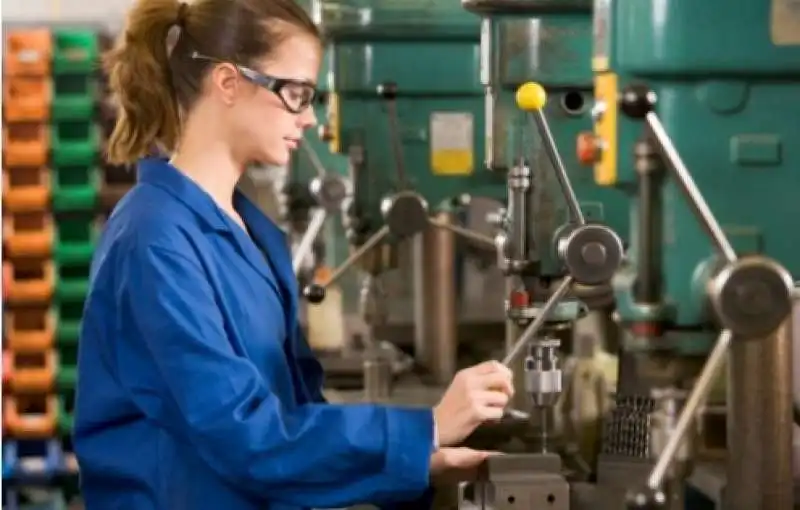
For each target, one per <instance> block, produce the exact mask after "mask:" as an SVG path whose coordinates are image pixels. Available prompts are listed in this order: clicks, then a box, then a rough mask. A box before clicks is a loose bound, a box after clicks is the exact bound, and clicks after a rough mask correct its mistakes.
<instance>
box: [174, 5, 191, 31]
mask: <svg viewBox="0 0 800 510" xmlns="http://www.w3.org/2000/svg"><path fill="white" fill-rule="evenodd" d="M188 16H189V4H187V3H186V2H181V4H180V5H179V6H178V15H177V17H176V19H175V24H176V25H178V26H179V27H181V28H184V27H185V26H186V18H187V17H188Z"/></svg>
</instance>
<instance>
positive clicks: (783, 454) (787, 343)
mask: <svg viewBox="0 0 800 510" xmlns="http://www.w3.org/2000/svg"><path fill="white" fill-rule="evenodd" d="M792 321H793V318H792V317H787V320H786V321H785V322H784V324H783V325H782V326H781V327H780V328H778V330H777V331H775V332H774V333H772V334H770V335H767V336H765V337H764V338H753V339H750V338H747V339H743V340H742V341H736V342H734V343H733V345H732V346H731V351H730V356H729V358H728V360H729V361H728V381H727V382H728V385H727V386H728V398H727V405H728V432H727V436H728V438H727V446H728V455H727V458H728V461H727V473H726V474H727V476H726V480H727V488H726V489H725V498H726V501H725V502H724V503H722V506H724V508H725V509H726V510H791V509H793V508H794V505H793V502H794V483H793V478H794V477H793V470H792V458H793V451H792V431H793V428H794V427H793V424H792V359H793V356H792V339H793V338H792V335H793V331H792Z"/></svg>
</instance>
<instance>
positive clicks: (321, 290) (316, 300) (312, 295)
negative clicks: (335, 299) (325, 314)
mask: <svg viewBox="0 0 800 510" xmlns="http://www.w3.org/2000/svg"><path fill="white" fill-rule="evenodd" d="M303 296H304V297H305V298H306V299H307V300H308V302H309V303H313V304H315V305H318V304H320V303H322V301H323V300H324V299H325V287H323V286H322V285H318V284H316V283H312V284H311V285H307V286H306V287H305V288H304V289H303Z"/></svg>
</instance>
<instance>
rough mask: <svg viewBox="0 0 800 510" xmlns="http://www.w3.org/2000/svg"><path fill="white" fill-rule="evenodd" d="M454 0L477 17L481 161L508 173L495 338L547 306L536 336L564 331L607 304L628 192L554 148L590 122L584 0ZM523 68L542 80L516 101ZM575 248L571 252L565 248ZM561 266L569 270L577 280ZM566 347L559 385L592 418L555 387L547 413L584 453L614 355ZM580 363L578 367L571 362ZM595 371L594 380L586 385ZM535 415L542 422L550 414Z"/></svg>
mask: <svg viewBox="0 0 800 510" xmlns="http://www.w3.org/2000/svg"><path fill="white" fill-rule="evenodd" d="M462 6H463V7H464V9H465V10H467V11H469V12H471V13H473V14H475V15H477V17H479V18H480V20H481V57H482V61H481V82H482V85H483V87H484V103H485V104H484V106H485V115H486V119H487V121H486V134H485V138H486V145H487V147H486V166H487V167H488V168H490V169H491V170H493V171H494V172H496V173H500V174H505V175H506V177H507V181H508V194H509V200H508V202H509V203H508V208H507V209H506V210H505V211H502V212H501V214H500V215H498V216H499V217H498V218H497V220H498V221H497V222H496V224H497V226H498V227H499V233H498V236H497V238H496V242H497V246H498V250H499V262H500V266H501V268H502V269H503V270H504V272H505V274H506V276H507V299H508V301H507V316H508V323H507V336H506V346H507V349H508V350H509V352H510V350H511V349H512V346H514V345H519V346H523V345H525V344H524V343H522V344H520V343H518V342H517V339H518V337H519V335H520V330H521V328H524V327H526V325H527V324H528V323H529V322H530V321H531V320H533V319H535V318H540V317H546V319H542V320H544V321H545V322H544V323H543V324H541V326H543V329H542V331H541V333H542V335H543V337H542V339H541V340H542V341H545V342H546V343H547V344H548V345H552V342H555V341H556V340H557V339H565V338H569V336H570V331H571V330H572V326H573V324H574V322H575V321H576V320H577V319H578V318H580V317H582V316H584V315H585V314H586V312H587V309H591V310H595V313H606V314H607V313H609V310H608V308H609V306H610V305H611V303H612V298H613V295H612V289H611V282H610V279H611V275H612V274H613V270H614V268H615V267H616V265H617V264H619V261H620V259H621V257H622V252H623V243H622V240H624V239H626V237H627V236H626V233H627V230H628V228H627V226H628V218H627V215H628V205H627V201H628V200H627V196H626V195H625V194H624V193H622V192H620V191H618V190H615V189H604V188H602V187H599V186H597V185H596V184H595V183H594V182H593V180H592V175H591V172H590V171H588V170H587V169H586V168H584V167H581V166H580V165H579V164H578V160H577V158H576V155H575V154H574V153H573V152H569V153H563V152H561V153H560V152H559V151H558V150H557V149H556V147H557V146H558V147H566V146H570V147H571V146H573V145H574V140H575V137H576V136H577V135H578V134H579V133H580V132H582V131H584V130H586V129H589V128H590V127H591V125H592V124H591V123H592V120H591V111H590V105H591V95H592V79H593V76H592V70H591V42H592V4H591V2H590V1H588V0H556V1H552V0H513V1H512V0H462ZM532 79H533V80H536V81H537V82H538V83H539V84H540V85H541V86H542V87H543V88H544V89H543V90H539V88H538V87H539V85H536V86H534V85H529V86H527V88H524V89H522V90H521V91H520V92H519V94H521V95H520V97H519V98H518V99H522V101H523V103H525V102H526V101H527V104H523V105H522V106H524V107H526V108H533V110H532V111H531V112H521V111H520V110H519V108H517V105H516V104H515V94H517V90H518V88H519V87H520V86H521V85H522V84H523V83H525V82H527V81H529V80H532ZM545 91H546V94H547V96H548V97H549V100H548V101H546V102H545V101H544V100H543V98H544V94H545ZM538 100H541V105H538V103H537V101H538ZM537 105H538V106H537ZM534 106H535V107H534ZM539 106H541V109H540V108H539ZM545 119H548V120H547V121H545ZM573 241H575V242H574V244H572V243H573ZM568 247H569V248H568ZM575 249H578V250H579V251H570V252H569V253H567V252H566V251H565V250H575ZM580 250H585V252H584V253H582V252H581V251H580ZM598 269H603V270H602V271H600V272H596V270H598ZM609 271H611V272H609ZM570 275H574V276H576V277H577V281H578V284H577V285H573V283H574V282H573V281H572V280H571V279H570V278H569V276H570ZM560 285H562V286H560ZM551 295H558V297H559V299H557V300H556V301H554V302H553V303H554V305H553V306H554V308H553V309H552V310H547V309H546V308H545V303H546V302H547V300H548V298H549V297H550V296H551ZM561 298H563V299H561ZM545 312H546V313H545ZM524 338H525V339H526V340H528V339H532V338H531V337H529V336H525V337H524ZM571 347H572V346H571V345H569V343H564V344H563V345H559V349H560V350H561V351H562V353H563V354H564V355H565V356H564V357H565V359H566V360H567V363H565V364H564V368H565V370H566V369H567V368H569V370H566V372H567V373H565V381H566V383H567V386H569V388H570V394H575V393H583V394H594V396H593V397H592V400H595V401H597V402H598V403H597V404H594V405H592V406H591V407H592V408H594V410H595V411H593V412H591V413H590V414H591V415H592V416H591V417H588V416H583V417H582V416H580V414H581V413H579V412H578V413H576V412H573V411H566V410H565V409H563V408H564V407H565V406H563V400H566V398H567V397H565V398H564V399H562V402H560V403H559V406H558V407H559V409H558V410H556V412H557V413H558V414H570V415H571V416H569V417H565V419H561V420H556V419H555V418H556V417H553V421H554V422H558V421H560V422H561V423H563V424H565V425H575V424H576V423H577V422H582V423H580V424H579V425H577V426H573V427H561V428H562V430H559V431H558V432H559V433H560V432H565V431H566V429H569V428H573V429H575V433H568V434H567V435H571V436H572V437H570V438H568V441H569V442H574V443H576V444H582V445H583V446H582V448H580V449H582V450H583V452H582V455H583V457H587V458H588V459H587V460H589V461H590V462H591V461H592V460H593V458H594V457H595V456H596V446H595V445H596V443H597V442H598V441H599V433H598V432H597V429H598V428H599V419H600V418H601V416H602V414H603V411H604V410H605V408H606V407H607V405H608V404H609V403H610V398H609V397H608V396H607V393H608V392H610V391H611V390H613V387H614V384H615V379H616V370H615V366H614V367H613V369H612V370H608V369H607V365H609V362H611V363H613V362H614V361H615V359H614V357H613V356H602V357H601V358H600V359H602V362H600V363H598V362H597V360H596V359H594V358H593V357H591V356H590V359H589V360H588V363H584V362H583V361H581V362H580V363H577V360H576V359H575V358H571V357H570V356H569V354H570V351H571V350H572V349H571ZM521 348H523V349H524V347H521ZM596 350H598V351H602V350H601V349H596ZM523 358H524V356H518V357H517V359H516V365H515V366H514V367H513V368H514V372H515V374H516V375H517V378H518V380H517V382H516V386H517V387H518V389H522V388H523V387H524V386H525V382H524V381H523V379H524V370H523V361H524V359H523ZM579 364H580V365H581V368H582V370H575V369H574V368H573V367H577V366H578V365H579ZM583 368H586V369H587V370H588V377H585V375H586V374H587V370H583ZM579 375H580V377H578V376H579ZM597 382H599V383H600V384H599V386H602V388H597V387H596V386H598V385H597V384H596V383H597ZM590 386H591V388H590ZM517 399H518V400H517V401H516V402H515V405H516V407H523V406H526V407H527V405H529V403H528V402H527V401H526V396H525V395H524V392H522V391H519V392H518V397H517ZM534 410H535V409H534ZM545 414H550V413H549V412H547V413H545ZM576 414H577V415H576ZM537 420H538V421H539V422H540V424H541V426H542V427H548V420H549V418H546V417H537ZM548 428H552V427H548ZM565 439H566V437H565Z"/></svg>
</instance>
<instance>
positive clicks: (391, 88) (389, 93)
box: [378, 81, 397, 101]
mask: <svg viewBox="0 0 800 510" xmlns="http://www.w3.org/2000/svg"><path fill="white" fill-rule="evenodd" d="M378 95H379V96H381V97H382V98H383V99H386V100H387V101H393V100H394V99H396V98H397V84H396V83H394V82H391V81H387V82H386V83H381V84H380V85H378Z"/></svg>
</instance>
